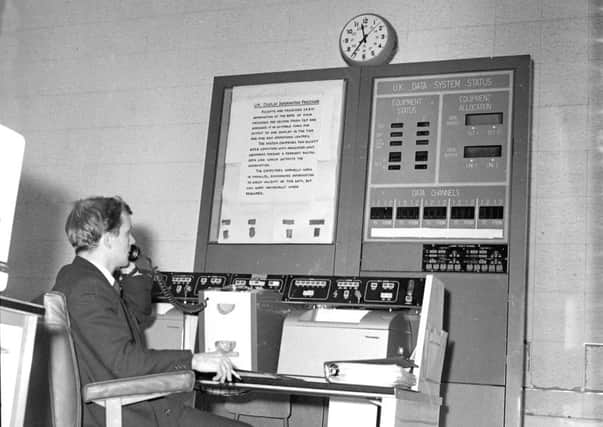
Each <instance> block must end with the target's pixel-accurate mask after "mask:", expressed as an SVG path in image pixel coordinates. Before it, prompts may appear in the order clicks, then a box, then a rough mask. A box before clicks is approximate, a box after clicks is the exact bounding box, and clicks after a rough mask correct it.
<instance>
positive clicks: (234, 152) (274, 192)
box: [210, 80, 345, 244]
mask: <svg viewBox="0 0 603 427" xmlns="http://www.w3.org/2000/svg"><path fill="white" fill-rule="evenodd" d="M228 91H229V93H228V94H225V96H224V104H223V114H222V123H221V132H220V143H219V153H218V165H217V176H216V188H215V191H214V201H213V206H212V222H211V237H210V240H211V241H213V242H217V243H223V244H229V243H237V244H240V243H245V244H253V243H257V244H271V243H279V244H280V243H318V244H332V243H333V241H334V236H335V218H336V214H335V211H336V206H337V194H338V177H339V157H340V151H341V150H340V147H341V139H342V128H343V104H344V94H345V81H344V80H325V81H309V82H293V83H276V84H263V85H249V86H235V87H233V88H232V89H228ZM317 223H320V226H319V227H318V228H319V230H317V226H316V224H317Z"/></svg>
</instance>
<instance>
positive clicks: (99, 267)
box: [88, 259, 116, 286]
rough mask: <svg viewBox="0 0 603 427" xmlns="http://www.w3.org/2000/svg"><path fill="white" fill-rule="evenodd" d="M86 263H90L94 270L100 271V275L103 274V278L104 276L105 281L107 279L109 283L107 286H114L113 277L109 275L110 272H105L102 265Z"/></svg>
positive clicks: (105, 269) (93, 262) (89, 260)
mask: <svg viewBox="0 0 603 427" xmlns="http://www.w3.org/2000/svg"><path fill="white" fill-rule="evenodd" d="M88 262H90V264H92V265H94V266H95V267H96V268H98V269H99V270H100V272H101V273H103V276H105V279H107V281H108V282H109V284H110V285H111V286H115V282H116V280H115V277H113V275H112V274H111V272H110V271H109V270H107V268H106V267H105V266H103V265H100V264H99V263H97V262H95V261H93V260H91V259H88Z"/></svg>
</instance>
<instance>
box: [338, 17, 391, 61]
mask: <svg viewBox="0 0 603 427" xmlns="http://www.w3.org/2000/svg"><path fill="white" fill-rule="evenodd" d="M397 48H398V37H397V35H396V31H395V30H394V27H392V25H391V24H390V23H389V22H388V21H387V20H386V19H385V18H383V17H382V16H379V15H376V14H374V13H363V14H360V15H358V16H355V17H353V18H352V19H350V20H349V21H348V22H347V23H346V24H345V25H344V27H343V29H342V30H341V35H340V36H339V50H340V52H341V56H342V57H343V59H344V60H345V62H347V63H348V64H349V65H381V64H387V63H388V62H389V61H391V59H392V58H393V56H394V54H395V53H396V49H397Z"/></svg>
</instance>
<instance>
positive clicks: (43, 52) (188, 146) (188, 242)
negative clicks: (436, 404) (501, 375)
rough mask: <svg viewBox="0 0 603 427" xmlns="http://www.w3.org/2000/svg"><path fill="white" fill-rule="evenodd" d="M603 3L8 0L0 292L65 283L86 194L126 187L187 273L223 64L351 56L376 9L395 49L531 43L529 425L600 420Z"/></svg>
mask: <svg viewBox="0 0 603 427" xmlns="http://www.w3.org/2000/svg"><path fill="white" fill-rule="evenodd" d="M602 3H603V2H602V1H601V0H571V1H569V0H424V1H414V0H395V1H394V0H390V1H374V2H371V3H370V5H368V4H367V2H366V1H358V0H332V1H324V0H295V1H284V0H281V1H276V0H220V1H218V0H216V1H207V0H196V1H195V0H153V1H139V0H103V1H98V0H78V1H66V0H0V18H1V20H0V123H2V124H4V125H6V126H9V127H11V128H12V129H14V130H16V131H18V132H20V133H22V134H23V135H24V136H25V138H26V141H27V146H26V150H25V160H24V165H23V174H22V179H21V185H20V191H19V196H18V204H17V209H16V218H15V226H14V230H13V238H12V243H11V256H10V259H9V262H10V266H11V277H10V281H9V288H8V291H7V292H6V293H5V295H8V296H13V297H17V298H23V299H32V298H35V297H36V296H38V295H39V294H41V293H42V292H44V291H46V290H47V289H48V288H49V287H50V286H52V282H53V279H54V276H55V274H56V272H57V270H58V268H59V267H60V266H61V265H62V264H64V263H66V262H67V261H69V260H70V259H71V257H72V255H73V254H72V250H71V248H70V247H69V246H68V244H67V242H66V239H65V237H64V233H63V224H64V219H65V217H66V214H67V212H68V210H69V208H70V203H71V202H72V201H73V200H75V199H77V198H81V197H86V196H89V195H113V194H119V195H121V196H123V197H124V198H125V199H126V200H127V201H128V202H129V203H130V204H131V206H132V207H133V209H134V221H135V225H136V231H137V237H138V240H139V242H140V243H141V246H143V247H144V248H145V250H146V251H147V253H149V254H150V255H151V256H152V258H153V260H154V262H155V264H156V265H159V266H160V267H161V268H163V269H165V270H183V271H190V270H191V269H192V266H193V258H194V248H195V236H196V228H197V220H198V218H197V216H198V211H199V199H200V195H201V178H202V174H203V159H204V150H205V140H206V132H207V126H208V119H209V102H210V97H211V84H212V79H213V77H214V76H217V75H229V74H246V73H256V72H270V71H283V70H296V69H310V68H327V67H340V66H344V63H343V61H342V60H341V59H340V56H339V52H338V45H337V38H338V34H339V30H340V28H341V27H342V26H343V24H344V23H345V21H346V20H347V19H349V18H350V17H352V16H354V15H355V14H357V13H360V12H365V11H373V12H377V13H379V14H381V15H383V16H385V17H387V18H388V19H389V20H390V21H391V22H392V24H393V25H394V26H395V28H396V29H397V31H398V34H399V39H400V42H399V44H400V48H399V52H398V53H397V55H396V57H395V58H394V60H393V61H392V62H394V63H402V62H422V61H430V60H446V59H456V58H471V57H484V56H500V55H515V54H529V55H531V56H532V58H533V60H534V71H535V72H534V97H533V139H532V177H531V188H532V196H531V206H530V207H531V234H530V263H529V265H530V270H529V289H528V331H527V341H528V351H527V354H528V361H527V363H528V364H527V372H526V379H525V384H526V389H527V391H526V406H525V408H526V409H525V412H526V416H525V418H524V419H525V425H526V426H529V427H540V426H543V427H544V426H547V427H548V426H553V427H556V426H571V427H573V426H584V425H593V426H594V425H601V423H603V397H602V395H601V394H597V393H593V392H589V391H588V389H589V388H591V389H592V388H597V387H598V388H599V389H601V388H602V385H601V384H602V382H603V380H601V377H603V367H602V366H603V347H601V346H596V345H590V344H588V343H599V344H600V343H603V285H602V284H601V279H600V277H601V275H603V243H601V240H602V238H603V219H601V211H602V208H603V201H602V195H603V194H602V193H603V167H602V163H601V156H602V155H601V151H600V147H601V145H602V142H603V131H602V130H601V129H602V126H601V124H602V121H603V118H602V116H603V113H602V112H601V111H602V109H603V89H602V83H603V79H602V78H601V72H602V67H601V64H602V61H603V5H602ZM0 143H2V141H0Z"/></svg>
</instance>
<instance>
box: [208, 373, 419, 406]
mask: <svg viewBox="0 0 603 427" xmlns="http://www.w3.org/2000/svg"><path fill="white" fill-rule="evenodd" d="M239 374H240V376H241V380H237V381H234V382H232V383H222V384H221V383H218V382H216V381H212V380H211V377H212V376H213V374H202V373H197V381H196V388H197V389H198V390H204V391H207V392H210V393H212V392H213V393H215V394H220V393H221V392H224V394H228V392H229V391H232V392H236V390H241V391H243V390H263V391H272V392H276V393H286V394H303V395H319V396H331V397H336V396H337V397H357V398H364V399H382V398H384V397H394V396H395V397H398V396H399V395H400V394H404V395H405V396H406V395H408V396H410V397H412V396H414V395H417V396H416V397H417V398H420V396H421V393H417V392H414V391H411V390H408V389H401V388H396V387H377V386H372V385H356V384H341V383H329V382H327V381H326V380H324V379H321V378H309V379H301V378H297V377H290V376H283V375H277V374H263V373H256V372H245V371H243V372H239Z"/></svg>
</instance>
